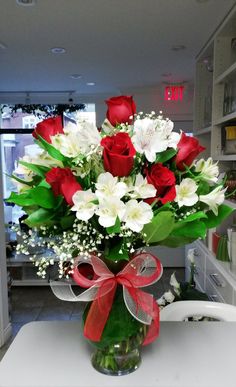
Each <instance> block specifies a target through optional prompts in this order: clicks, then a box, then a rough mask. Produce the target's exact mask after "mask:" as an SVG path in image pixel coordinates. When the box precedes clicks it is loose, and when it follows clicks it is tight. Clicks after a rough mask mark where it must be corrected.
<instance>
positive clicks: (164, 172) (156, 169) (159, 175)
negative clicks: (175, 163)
mask: <svg viewBox="0 0 236 387" xmlns="http://www.w3.org/2000/svg"><path fill="white" fill-rule="evenodd" d="M146 177H147V182H148V183H149V184H152V185H154V187H155V188H156V190H157V193H156V197H154V198H150V199H147V200H146V201H147V202H148V203H149V204H151V203H152V202H153V201H154V200H156V199H157V200H160V202H161V203H162V204H165V203H167V202H171V201H173V200H174V199H175V197H176V190H175V175H174V173H173V172H172V171H170V170H169V169H168V168H167V167H164V166H163V165H162V164H161V163H157V164H153V165H152V166H151V168H150V169H149V170H147V171H146Z"/></svg>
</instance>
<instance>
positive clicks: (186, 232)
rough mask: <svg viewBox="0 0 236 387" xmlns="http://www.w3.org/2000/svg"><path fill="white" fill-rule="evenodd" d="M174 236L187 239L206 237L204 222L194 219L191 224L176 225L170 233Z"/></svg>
mask: <svg viewBox="0 0 236 387" xmlns="http://www.w3.org/2000/svg"><path fill="white" fill-rule="evenodd" d="M171 234H172V235H174V236H180V237H188V238H194V239H197V238H205V237H206V225H205V223H204V221H200V220H199V219H196V220H195V221H193V222H187V223H182V222H181V224H178V223H177V224H176V225H175V227H174V230H173V231H172V233H171Z"/></svg>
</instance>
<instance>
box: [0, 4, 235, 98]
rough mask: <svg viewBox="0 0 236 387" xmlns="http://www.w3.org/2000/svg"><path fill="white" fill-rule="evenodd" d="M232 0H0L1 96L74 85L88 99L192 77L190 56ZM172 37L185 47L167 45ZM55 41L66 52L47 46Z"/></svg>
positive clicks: (77, 93)
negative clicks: (30, 1)
mask: <svg viewBox="0 0 236 387" xmlns="http://www.w3.org/2000/svg"><path fill="white" fill-rule="evenodd" d="M27 1H28V0H27ZM234 4H235V0H35V5H33V6H22V5H19V4H17V1H16V0H0V103H1V102H6V98H8V99H12V100H13V99H14V98H15V97H14V96H15V95H16V92H21V94H22V95H24V96H25V95H26V92H30V97H31V98H34V95H36V94H34V93H36V92H38V93H39V94H40V95H50V94H56V92H57V94H60V93H61V92H64V94H65V95H67V96H68V95H69V92H72V96H73V98H74V99H76V100H79V99H80V98H82V99H85V100H86V98H87V97H89V96H91V95H93V96H97V97H98V96H106V95H116V94H120V93H124V91H125V90H126V89H129V90H130V89H132V88H142V87H149V86H153V85H157V84H159V83H160V82H175V83H177V82H183V81H185V82H192V81H193V78H194V60H195V56H196V55H197V53H198V52H199V51H200V49H201V48H202V46H203V45H204V44H205V43H206V41H207V40H208V39H209V37H210V36H211V35H212V33H213V32H214V30H215V29H216V27H217V26H218V25H219V24H220V22H221V21H222V20H223V18H224V17H225V16H226V14H227V13H228V12H229V10H230V9H231V7H232V6H233V5H234ZM176 45H184V46H185V47H186V48H185V49H183V50H179V51H176V50H173V49H172V47H173V46H176ZM4 46H5V48H4ZM53 47H63V48H65V50H66V52H65V53H64V54H53V53H52V52H51V48H53ZM72 74H80V75H81V78H79V79H73V78H71V75H72ZM88 82H94V83H95V85H94V86H91V85H87V83H88ZM24 98H25V97H24ZM67 98H68V97H67ZM8 102H11V101H8Z"/></svg>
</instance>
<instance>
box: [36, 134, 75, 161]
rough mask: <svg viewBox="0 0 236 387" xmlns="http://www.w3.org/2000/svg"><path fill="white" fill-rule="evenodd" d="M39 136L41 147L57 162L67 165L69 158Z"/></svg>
mask: <svg viewBox="0 0 236 387" xmlns="http://www.w3.org/2000/svg"><path fill="white" fill-rule="evenodd" d="M37 136H38V138H39V141H38V143H39V145H41V146H42V147H43V149H45V150H46V151H47V152H48V154H49V155H50V156H51V157H53V158H54V159H56V160H59V161H62V162H63V163H67V161H68V160H69V158H68V157H66V156H64V155H63V154H62V153H61V152H60V151H59V150H57V149H56V148H54V146H52V145H51V144H49V143H48V142H47V141H45V140H44V139H43V138H42V137H41V136H39V135H37Z"/></svg>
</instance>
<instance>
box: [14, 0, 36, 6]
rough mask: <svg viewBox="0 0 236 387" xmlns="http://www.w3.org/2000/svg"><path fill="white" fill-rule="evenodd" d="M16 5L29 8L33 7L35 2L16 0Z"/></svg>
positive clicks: (33, 0) (32, 0) (31, 0)
mask: <svg viewBox="0 0 236 387" xmlns="http://www.w3.org/2000/svg"><path fill="white" fill-rule="evenodd" d="M16 3H17V4H19V5H24V6H29V5H35V0H16Z"/></svg>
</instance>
